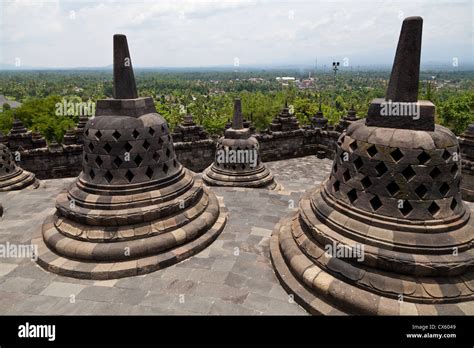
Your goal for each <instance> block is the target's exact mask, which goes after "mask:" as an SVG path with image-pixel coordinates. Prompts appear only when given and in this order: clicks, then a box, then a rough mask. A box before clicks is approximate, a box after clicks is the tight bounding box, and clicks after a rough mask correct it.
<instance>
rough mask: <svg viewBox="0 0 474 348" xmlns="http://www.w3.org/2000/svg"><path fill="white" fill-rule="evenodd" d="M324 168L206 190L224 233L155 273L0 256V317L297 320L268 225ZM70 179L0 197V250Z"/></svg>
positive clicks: (24, 235) (35, 222)
mask: <svg viewBox="0 0 474 348" xmlns="http://www.w3.org/2000/svg"><path fill="white" fill-rule="evenodd" d="M331 164H332V161H330V160H327V159H324V160H320V159H317V158H316V157H315V156H308V157H304V158H295V159H290V160H285V161H279V162H270V163H267V165H268V167H269V168H270V169H271V170H272V172H273V173H274V174H275V178H276V180H277V181H278V182H279V183H281V184H282V185H283V191H280V192H278V193H276V192H272V191H267V190H257V189H240V188H219V187H212V188H211V190H213V191H214V192H215V193H216V195H217V196H218V198H219V199H223V201H224V203H225V205H226V209H227V210H228V212H229V216H228V222H227V225H226V227H225V228H224V231H223V232H222V233H221V235H220V236H219V237H218V238H217V240H216V241H215V242H214V243H213V244H211V246H210V247H208V248H207V249H205V250H204V251H202V252H201V253H199V254H197V255H195V256H193V257H191V258H189V259H187V260H184V261H183V262H181V263H179V264H176V265H174V266H171V267H168V268H166V269H163V270H159V271H156V272H154V273H150V274H146V275H143V276H137V277H130V278H123V279H117V280H106V281H92V280H79V279H73V278H66V277H62V276H58V275H56V274H53V273H49V272H46V271H44V270H43V269H42V268H40V267H39V266H37V265H36V263H34V262H33V261H31V260H30V259H14V258H0V314H24V315H28V314H30V315H35V314H36V315H37V314H46V315H48V314H50V315H52V314H57V315H63V314H77V315H115V314H118V315H127V314H133V315H135V314H136V315H147V314H151V315H154V314H164V315H173V314H191V315H200V314H226V315H239V314H250V315H253V314H257V315H258V314H265V315H304V314H306V311H305V310H303V309H302V308H301V307H300V306H299V305H297V304H296V303H294V302H293V301H292V299H291V298H289V296H288V294H287V293H286V292H285V291H284V290H283V288H282V287H281V286H280V283H279V282H278V280H277V278H276V276H275V274H274V272H273V268H272V265H271V261H270V254H269V240H270V235H271V232H272V230H273V227H274V226H275V224H276V223H277V222H278V221H279V220H280V218H281V217H283V216H285V215H287V214H289V213H290V212H292V211H294V210H296V209H297V208H298V202H299V198H300V196H301V194H302V193H303V192H304V191H305V190H306V189H309V188H312V187H314V186H315V185H317V184H319V183H320V182H321V181H322V180H324V179H325V178H326V177H327V176H328V175H329V172H330V169H331ZM72 180H73V178H68V179H57V180H45V181H42V184H41V186H40V188H39V189H37V190H24V191H21V192H8V193H0V202H1V203H2V205H3V206H4V210H5V212H4V217H3V219H1V218H0V245H2V244H3V245H5V244H6V243H7V242H9V243H10V244H29V242H30V239H31V236H32V235H33V233H34V232H35V231H37V230H38V229H39V228H40V226H41V223H42V221H43V219H44V218H45V217H46V216H47V215H48V214H50V213H52V212H53V211H54V200H55V197H56V195H57V194H58V193H59V192H60V191H61V190H62V189H64V188H66V187H67V186H68V185H69V184H70V183H71V181H72ZM470 205H471V207H472V206H474V204H472V203H470Z"/></svg>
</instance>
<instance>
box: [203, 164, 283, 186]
mask: <svg viewBox="0 0 474 348" xmlns="http://www.w3.org/2000/svg"><path fill="white" fill-rule="evenodd" d="M202 178H203V180H204V182H205V183H206V184H207V185H209V186H227V187H244V188H265V189H268V190H273V191H280V190H281V189H282V186H281V185H280V184H279V183H277V182H276V181H275V179H274V177H273V175H272V174H271V172H270V170H269V169H268V168H266V167H264V166H260V167H259V168H257V169H255V170H252V171H245V172H237V171H235V172H234V171H230V170H222V169H220V168H217V167H216V166H215V165H214V164H212V165H211V166H209V167H208V168H207V169H206V170H205V171H204V173H203V174H202Z"/></svg>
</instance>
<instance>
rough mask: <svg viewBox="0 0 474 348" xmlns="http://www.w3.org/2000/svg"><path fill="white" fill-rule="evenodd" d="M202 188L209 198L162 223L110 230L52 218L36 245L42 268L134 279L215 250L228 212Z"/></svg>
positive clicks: (77, 274) (84, 276)
mask: <svg viewBox="0 0 474 348" xmlns="http://www.w3.org/2000/svg"><path fill="white" fill-rule="evenodd" d="M201 185H202V182H201V181H199V180H196V182H195V184H194V186H195V187H197V188H198V189H199V190H202V192H203V193H202V196H201V198H200V199H199V201H198V202H197V203H196V204H195V205H193V206H191V207H188V208H185V209H184V211H183V212H181V213H178V214H175V215H172V216H168V217H166V218H162V219H158V220H152V221H146V222H142V223H135V224H133V223H131V224H130V225H122V226H106V227H105V226H87V225H82V224H79V223H77V222H73V221H71V220H69V219H67V218H64V217H61V216H58V214H55V215H53V216H50V217H48V218H47V219H46V220H45V222H44V223H43V226H42V230H41V231H40V232H39V233H38V234H37V235H36V236H35V238H33V239H32V241H31V243H32V244H34V245H38V261H37V262H38V264H39V265H40V266H41V267H43V268H44V269H46V270H47V271H50V272H53V273H57V274H59V275H63V276H68V277H74V278H82V279H114V278H122V277H129V276H135V275H140V274H145V273H149V272H153V271H156V270H159V269H162V268H165V267H168V266H170V265H173V264H175V263H178V262H180V261H182V260H184V259H186V258H188V257H190V256H192V255H195V254H197V253H199V252H200V251H201V250H203V249H204V248H206V247H207V246H208V245H210V244H211V243H212V242H213V241H214V240H215V239H216V238H217V237H218V236H219V234H220V233H221V232H222V230H223V228H224V226H225V223H226V220H227V216H226V214H225V212H223V209H224V206H223V205H220V204H219V202H218V200H217V197H216V196H215V195H214V194H213V193H211V192H210V191H209V190H208V189H206V188H202V187H201ZM179 199H180V198H179V197H178V198H176V200H177V201H178V200H179ZM58 203H59V204H61V200H60V199H58ZM173 203H174V202H170V205H171V204H173ZM132 219H134V218H133V217H132Z"/></svg>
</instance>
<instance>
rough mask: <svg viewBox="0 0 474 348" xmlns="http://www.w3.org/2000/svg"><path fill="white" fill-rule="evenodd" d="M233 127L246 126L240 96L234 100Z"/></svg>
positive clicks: (240, 127)
mask: <svg viewBox="0 0 474 348" xmlns="http://www.w3.org/2000/svg"><path fill="white" fill-rule="evenodd" d="M232 128H234V129H242V128H244V119H243V117H242V103H241V100H240V98H236V99H235V101H234V118H233V120H232Z"/></svg>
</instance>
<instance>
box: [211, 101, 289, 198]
mask: <svg viewBox="0 0 474 348" xmlns="http://www.w3.org/2000/svg"><path fill="white" fill-rule="evenodd" d="M239 159H240V160H239ZM242 159H243V160H242ZM202 178H203V180H204V182H205V183H206V184H208V185H210V186H235V187H249V188H250V187H253V188H267V189H270V190H280V188H281V186H280V185H279V184H278V183H277V182H276V181H275V180H274V178H273V174H272V173H271V172H270V170H269V169H268V168H267V167H266V166H265V165H264V164H263V163H262V162H261V160H260V153H259V143H258V140H257V139H256V138H255V137H254V136H252V135H251V129H250V128H245V127H244V126H243V117H242V109H241V101H240V99H236V100H235V103H234V118H233V122H232V127H231V128H228V129H226V130H225V133H224V136H223V137H221V138H220V139H219V141H218V143H217V148H216V156H215V160H214V162H213V163H212V164H211V165H210V166H209V167H208V168H207V169H206V170H205V171H204V173H203V175H202Z"/></svg>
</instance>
